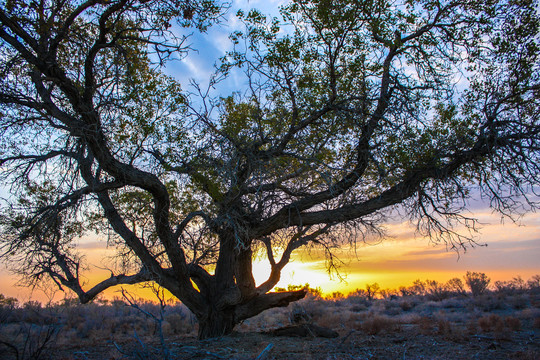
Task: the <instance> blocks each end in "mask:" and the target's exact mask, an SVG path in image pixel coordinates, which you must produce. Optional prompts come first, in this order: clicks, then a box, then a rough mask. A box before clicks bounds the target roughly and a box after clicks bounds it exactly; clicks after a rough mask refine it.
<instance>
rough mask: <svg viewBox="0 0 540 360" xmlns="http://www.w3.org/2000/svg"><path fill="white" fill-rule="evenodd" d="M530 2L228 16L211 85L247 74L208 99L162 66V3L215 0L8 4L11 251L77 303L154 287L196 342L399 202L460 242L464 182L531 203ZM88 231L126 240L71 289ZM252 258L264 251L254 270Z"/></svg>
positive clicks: (170, 28)
mask: <svg viewBox="0 0 540 360" xmlns="http://www.w3.org/2000/svg"><path fill="white" fill-rule="evenodd" d="M537 5H538V4H537V3H536V2H535V1H528V0H511V1H506V0H490V1H485V0H478V1H466V0H449V1H447V0H420V1H416V0H406V1H404V2H402V3H401V2H388V1H385V0H371V1H352V0H337V1H330V0H320V1H310V0H296V1H293V2H291V3H290V4H289V5H287V6H286V7H284V8H282V9H281V14H282V20H278V19H274V18H273V19H267V18H266V17H264V16H262V15H261V14H260V13H258V12H256V11H249V12H246V13H242V12H240V13H239V14H238V16H239V17H240V19H241V21H242V22H243V24H244V25H245V30H244V31H239V32H235V33H233V34H232V36H231V40H232V41H233V43H234V51H231V52H230V53H229V54H227V56H225V57H224V58H223V59H222V65H221V66H220V67H219V69H218V74H217V76H216V77H214V78H213V79H214V80H213V81H217V80H216V79H219V78H223V77H226V76H227V75H228V74H230V72H235V76H238V74H239V73H240V72H241V73H242V74H244V75H245V79H246V82H245V84H246V85H245V88H244V90H242V91H240V92H236V93H233V94H220V95H221V96H220V97H215V98H212V97H211V95H210V94H211V92H208V91H205V90H203V89H200V88H197V89H198V90H200V91H199V92H196V91H195V92H191V93H188V92H185V91H184V90H183V89H181V87H180V85H179V84H178V83H177V81H176V80H175V79H173V78H170V77H167V76H165V75H163V73H162V72H161V69H162V66H163V64H165V63H166V61H167V60H168V59H170V58H171V56H172V57H177V54H180V55H182V56H184V55H185V54H186V52H187V51H188V50H189V49H188V46H187V45H186V43H185V41H184V40H185V38H184V37H183V36H182V35H178V34H182V31H183V30H182V28H181V27H179V26H178V25H177V24H176V23H174V20H179V22H180V24H181V25H184V26H195V27H198V28H199V29H201V30H203V31H204V29H205V27H206V26H207V25H209V24H210V23H212V22H214V20H216V19H218V18H219V14H220V12H221V10H222V9H221V8H220V6H219V4H218V5H216V4H214V3H211V2H205V1H191V0H182V1H176V0H167V1H157V0H146V1H135V0H88V1H63V0H41V1H37V0H36V1H19V0H8V1H2V2H1V5H0V23H1V24H2V27H1V29H0V39H1V41H0V49H1V50H0V51H1V52H0V56H1V63H0V72H1V76H0V103H1V104H2V108H1V111H2V112H1V118H0V126H1V131H2V139H1V144H0V146H1V148H0V150H1V153H0V157H1V160H0V163H1V166H2V180H3V181H4V187H9V188H10V190H11V196H10V197H9V199H8V200H7V202H5V203H4V205H3V208H4V210H3V215H2V226H3V236H2V239H1V242H2V244H3V245H2V246H3V257H4V258H6V259H8V260H11V264H13V266H14V268H15V270H17V271H19V272H20V273H21V274H22V275H24V276H25V278H26V279H27V280H28V281H30V282H36V281H41V280H43V279H45V278H47V277H48V278H50V279H52V280H53V281H54V282H55V283H56V284H57V285H58V286H59V287H60V288H68V289H71V290H72V291H73V292H75V293H76V294H77V295H78V297H79V298H80V300H81V302H83V303H84V302H88V301H90V300H92V299H93V298H94V297H95V296H97V295H98V294H99V293H100V292H102V291H103V290H105V289H107V288H109V287H111V286H117V285H121V284H134V283H139V282H149V281H151V282H155V283H157V284H159V285H160V286H162V287H164V288H166V289H168V290H169V291H170V292H171V293H172V294H173V295H174V296H176V297H177V298H178V299H180V300H181V301H182V302H183V303H184V304H185V305H186V306H187V307H189V309H191V311H193V313H194V314H195V315H196V317H197V319H198V320H199V337H200V338H206V337H213V336H218V335H222V334H227V333H229V332H230V331H232V329H233V328H234V326H235V325H236V324H237V323H239V322H240V321H242V320H244V319H247V318H249V317H251V316H254V315H256V314H258V313H260V312H261V311H264V310H265V309H268V308H271V307H275V306H284V305H287V304H288V303H290V302H291V301H295V300H298V299H300V298H302V297H303V296H304V295H305V291H304V290H300V291H289V292H271V290H272V288H273V287H274V286H275V285H276V284H277V282H278V281H279V279H280V272H281V270H282V269H283V268H284V266H285V265H286V264H287V263H288V262H289V260H290V258H291V254H292V253H293V251H294V250H296V249H299V248H301V247H306V246H320V247H322V248H324V249H325V251H326V252H327V254H328V255H329V256H331V254H332V249H333V248H335V247H336V246H340V245H343V244H346V243H347V242H355V241H361V240H362V239H363V238H364V236H366V234H367V233H369V232H375V233H380V231H381V224H382V222H383V221H384V218H385V214H387V213H388V211H389V210H392V209H395V208H396V207H398V206H399V207H401V208H402V209H405V211H404V213H405V214H404V215H405V216H407V217H409V218H410V219H411V220H413V221H415V222H416V224H417V226H418V229H419V230H420V231H421V232H422V233H423V234H427V235H431V236H432V238H433V239H435V240H439V241H443V242H446V244H447V245H449V246H450V247H453V248H456V249H459V248H463V247H465V246H467V244H468V243H469V242H470V241H471V238H470V237H469V236H468V235H467V234H466V233H465V234H463V233H458V232H456V231H455V230H454V229H455V226H456V225H465V226H466V227H470V228H473V229H474V225H475V222H474V219H470V218H468V217H466V216H464V210H465V209H466V206H467V201H468V199H469V196H470V194H471V193H474V194H478V195H479V196H484V197H485V198H486V199H488V200H489V202H490V205H491V206H492V207H494V208H495V209H496V210H499V211H501V212H502V213H504V214H508V215H511V214H513V213H515V212H516V211H519V210H520V208H521V207H522V206H529V207H535V206H536V204H535V203H534V202H533V200H534V194H535V190H536V188H535V187H537V186H538V184H539V165H538V164H540V156H539V140H540V135H539V134H540V120H539V114H540V107H539V105H540V104H539V98H540V96H539V95H540V72H539V54H540V51H539V45H538V13H537V9H536V8H537ZM171 24H172V25H171ZM216 26H220V25H219V21H218V25H216ZM187 31H192V30H187ZM193 46H194V47H196V44H195V45H193ZM211 85H214V82H212V83H211ZM210 90H211V89H210ZM227 95H229V96H227ZM531 196H532V197H531ZM90 230H95V231H98V232H99V233H101V234H104V235H106V236H107V241H108V243H109V245H110V246H115V247H116V248H117V249H118V256H119V259H120V260H121V261H119V264H118V266H117V269H119V270H117V271H120V270H121V272H115V273H113V274H111V276H110V277H109V278H107V279H104V280H103V281H102V282H100V283H98V284H97V285H95V286H94V287H92V288H85V286H84V285H83V284H82V282H81V280H80V273H81V271H82V269H84V266H85V264H84V261H83V260H84V256H82V253H81V252H80V251H78V250H77V247H76V244H77V239H78V238H79V237H80V236H82V235H84V234H85V233H86V232H87V231H90ZM255 254H263V256H264V257H265V258H266V259H267V260H268V262H269V264H270V268H271V271H270V273H269V274H268V279H267V280H266V281H265V282H263V283H262V284H259V285H256V283H255V281H254V278H253V274H252V260H253V257H254V256H255ZM330 265H331V262H330Z"/></svg>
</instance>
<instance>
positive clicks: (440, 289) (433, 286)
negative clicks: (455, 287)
mask: <svg viewBox="0 0 540 360" xmlns="http://www.w3.org/2000/svg"><path fill="white" fill-rule="evenodd" d="M426 293H427V294H428V295H429V297H431V298H432V299H434V300H438V301H441V300H444V299H446V298H447V297H448V296H449V295H450V292H449V291H448V287H447V286H446V284H443V283H440V282H438V281H437V280H426Z"/></svg>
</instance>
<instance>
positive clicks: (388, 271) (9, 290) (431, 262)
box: [0, 211, 540, 302]
mask: <svg viewBox="0 0 540 360" xmlns="http://www.w3.org/2000/svg"><path fill="white" fill-rule="evenodd" d="M476 216H477V217H478V218H479V219H480V221H481V222H482V223H483V224H484V225H483V226H482V229H481V232H480V233H479V234H478V239H477V242H478V244H479V245H481V244H487V246H477V247H475V248H471V249H469V250H468V251H467V252H466V253H461V254H459V256H458V254H456V253H455V252H452V251H447V250H446V248H445V246H444V244H442V245H441V244H438V245H437V244H431V243H430V242H429V240H428V239H425V238H420V237H415V233H414V229H413V228H412V227H411V226H410V225H409V224H408V223H406V222H405V223H393V224H389V225H387V226H386V228H387V229H388V235H389V238H388V239H386V240H384V241H382V242H374V243H373V244H370V243H366V244H364V243H361V244H359V246H358V248H357V250H356V253H355V252H354V251H351V250H346V249H342V250H340V251H339V252H337V255H338V257H339V258H340V260H342V261H343V262H344V265H342V266H341V268H340V276H341V277H342V279H341V280H340V278H339V277H338V276H337V275H336V274H335V273H332V274H331V275H329V274H328V272H327V270H326V266H325V259H324V258H322V257H321V256H319V255H318V254H317V253H316V252H315V251H311V252H310V253H309V254H308V253H306V252H305V251H304V252H302V251H297V253H296V254H295V255H294V256H293V259H292V260H291V262H290V263H289V264H288V265H287V266H286V267H285V268H284V269H283V272H282V276H281V281H280V282H279V283H278V285H277V287H285V288H286V287H287V285H289V284H294V285H304V284H306V283H308V284H309V285H310V286H311V287H312V288H320V289H321V290H322V292H323V293H324V294H331V293H333V292H336V291H339V292H342V293H344V294H346V293H348V292H351V291H354V290H355V289H357V288H364V287H365V285H366V284H371V283H374V282H377V283H378V284H379V285H380V286H381V288H383V289H384V288H390V289H392V288H393V289H396V288H398V287H399V286H407V285H410V284H411V283H412V282H413V281H414V280H416V279H421V280H425V279H430V280H437V281H446V280H448V279H450V278H453V277H460V278H461V277H462V276H463V275H464V274H465V272H466V271H469V270H470V271H477V272H485V273H486V274H487V275H488V276H489V277H490V278H491V280H492V283H493V282H494V281H496V280H510V279H512V278H513V277H515V276H518V275H520V276H521V277H522V278H523V279H525V280H526V279H528V278H530V277H531V276H533V275H535V274H539V273H540V261H539V259H540V215H539V214H535V213H531V214H527V215H525V216H524V217H523V218H522V219H521V221H520V222H519V223H517V224H515V223H512V222H510V223H509V222H505V223H503V224H501V223H500V218H499V217H498V216H497V215H495V214H490V213H489V212H487V211H486V212H478V213H476ZM81 252H83V253H84V254H85V255H86V259H87V260H88V262H89V263H91V264H93V266H91V267H90V269H89V271H87V272H86V273H85V279H86V281H87V284H86V287H90V286H92V285H93V284H95V283H97V282H98V281H99V280H102V279H104V278H106V277H108V276H110V272H109V271H108V270H106V269H107V263H109V264H110V257H111V256H112V255H114V252H113V251H112V250H111V249H106V247H105V242H104V241H96V240H95V239H93V241H90V240H86V241H81ZM269 269H270V267H269V265H268V263H267V261H266V260H262V259H258V260H256V261H255V262H254V266H253V274H254V277H255V281H256V283H257V284H260V283H262V282H263V281H265V280H266V278H267V277H268V274H269ZM16 282H17V279H16V278H15V277H14V276H12V275H10V274H9V273H8V272H7V271H6V270H5V269H2V271H1V273H0V293H2V294H4V295H6V296H13V297H17V298H18V299H19V300H20V301H23V302H24V301H27V300H29V299H33V300H39V301H42V302H46V301H48V298H47V296H46V295H45V293H44V292H43V291H42V290H39V289H36V290H34V291H33V292H32V290H31V289H27V288H23V287H18V286H15V284H16ZM123 287H124V288H125V289H127V290H128V291H130V292H132V293H135V294H136V295H137V296H140V297H142V298H147V299H152V298H153V294H152V293H151V291H150V290H148V289H141V288H140V287H138V286H123ZM120 290H121V288H120V287H116V288H110V289H108V290H107V291H106V292H105V293H104V298H108V299H112V298H114V297H120V296H121V295H120V293H119V291H120ZM63 297H64V295H63V294H62V293H61V292H57V293H56V294H55V300H59V299H62V298H63Z"/></svg>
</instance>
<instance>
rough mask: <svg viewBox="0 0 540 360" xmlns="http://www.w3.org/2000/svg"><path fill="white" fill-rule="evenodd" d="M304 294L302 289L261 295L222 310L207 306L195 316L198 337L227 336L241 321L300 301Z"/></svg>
mask: <svg viewBox="0 0 540 360" xmlns="http://www.w3.org/2000/svg"><path fill="white" fill-rule="evenodd" d="M306 292H307V291H306V290H305V289H302V290H298V291H286V292H279V293H269V294H262V295H258V296H255V297H253V298H251V299H250V300H247V301H243V302H241V303H239V304H237V305H233V306H228V307H226V308H222V309H220V308H219V307H218V306H215V304H212V305H210V306H209V308H208V311H206V312H205V313H204V314H201V315H199V316H197V320H198V322H199V332H198V337H199V339H200V340H202V339H209V338H215V337H220V336H224V335H228V334H230V333H231V332H232V331H233V330H234V327H235V326H236V325H237V324H238V323H240V322H241V321H243V320H245V319H248V318H250V317H253V316H255V315H257V314H260V313H261V312H263V311H264V310H268V309H271V308H274V307H283V306H287V305H289V303H291V302H293V301H297V300H300V299H302V298H303V297H304V296H305V295H306Z"/></svg>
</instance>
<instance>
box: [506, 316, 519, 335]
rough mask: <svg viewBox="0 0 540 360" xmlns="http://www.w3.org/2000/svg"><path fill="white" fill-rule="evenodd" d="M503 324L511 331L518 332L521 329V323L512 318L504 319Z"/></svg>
mask: <svg viewBox="0 0 540 360" xmlns="http://www.w3.org/2000/svg"><path fill="white" fill-rule="evenodd" d="M504 323H505V325H506V327H507V328H508V329H510V330H512V331H519V330H520V329H521V321H520V320H519V319H518V318H516V317H514V316H507V317H506V318H505V319H504Z"/></svg>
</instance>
